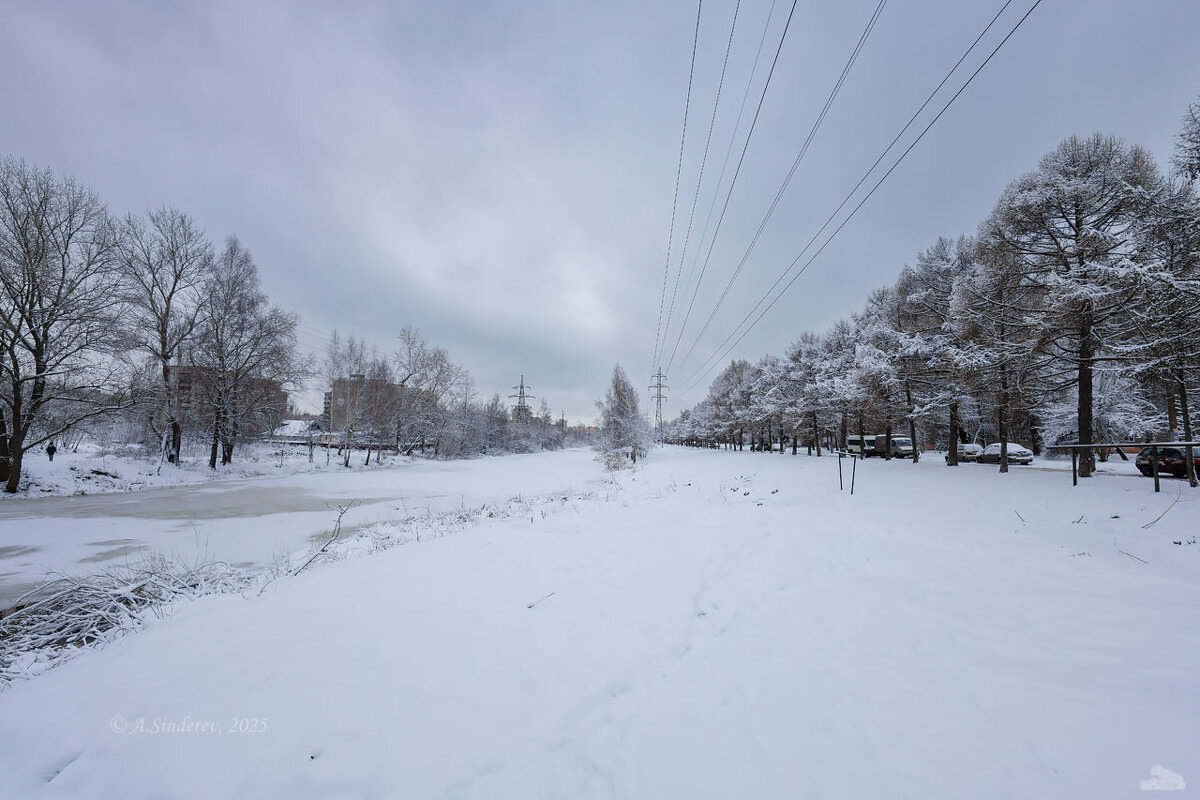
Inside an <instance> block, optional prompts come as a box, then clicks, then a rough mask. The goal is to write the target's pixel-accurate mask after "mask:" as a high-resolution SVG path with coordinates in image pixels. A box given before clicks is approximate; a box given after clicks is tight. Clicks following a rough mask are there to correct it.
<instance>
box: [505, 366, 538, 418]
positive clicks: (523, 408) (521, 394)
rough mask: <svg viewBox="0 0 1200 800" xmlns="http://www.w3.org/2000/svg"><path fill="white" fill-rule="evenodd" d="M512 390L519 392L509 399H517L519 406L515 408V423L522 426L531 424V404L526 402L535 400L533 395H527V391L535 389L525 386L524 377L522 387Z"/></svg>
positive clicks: (522, 377)
mask: <svg viewBox="0 0 1200 800" xmlns="http://www.w3.org/2000/svg"><path fill="white" fill-rule="evenodd" d="M512 388H514V389H517V390H518V391H517V393H516V394H510V395H509V399H512V398H514V397H515V398H516V399H517V404H516V405H515V406H513V422H520V423H522V424H524V423H526V422H529V418H530V417H531V416H532V415H531V414H530V413H529V403H527V402H526V401H527V400H533V399H535V398H534V396H533V395H531V394H525V390H526V389H532V388H533V387H532V386H526V385H525V376H524V375H522V376H521V383H520V385H518V386H514V387H512Z"/></svg>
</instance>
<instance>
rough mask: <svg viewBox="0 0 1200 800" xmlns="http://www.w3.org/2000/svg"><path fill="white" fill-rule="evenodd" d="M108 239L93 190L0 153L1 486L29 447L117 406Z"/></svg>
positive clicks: (13, 486) (8, 487)
mask: <svg viewBox="0 0 1200 800" xmlns="http://www.w3.org/2000/svg"><path fill="white" fill-rule="evenodd" d="M116 245H117V237H116V235H115V232H114V228H113V225H112V224H111V221H110V220H109V218H108V214H107V212H106V210H105V208H104V204H103V203H102V202H101V201H100V198H99V197H97V196H96V194H94V193H93V192H92V191H90V190H89V189H87V188H85V187H83V186H81V185H79V184H78V183H76V182H75V181H74V180H73V179H71V178H58V177H56V176H55V175H53V174H52V173H51V172H50V171H48V170H45V171H43V170H38V169H36V168H34V167H32V166H31V165H29V164H27V163H25V162H24V161H20V160H16V159H4V160H2V161H0V480H3V481H4V482H5V486H4V489H5V491H7V492H15V491H17V489H18V487H19V484H20V479H21V463H22V457H23V456H24V454H25V453H26V452H28V451H29V450H30V449H32V448H34V447H37V446H39V445H42V444H45V443H47V442H51V441H53V440H54V439H55V438H56V437H59V436H61V435H62V434H63V433H64V432H65V431H66V430H68V429H70V428H71V427H72V426H75V425H78V424H79V423H81V422H83V421H84V420H87V419H89V418H92V417H95V416H97V415H100V414H103V413H106V412H108V411H111V410H113V409H114V408H118V407H120V406H122V405H123V404H125V400H124V399H123V398H121V397H119V396H116V395H114V393H113V384H114V377H115V375H116V373H117V372H118V368H119V366H120V365H119V362H118V361H117V359H116V354H117V353H119V352H121V351H122V350H123V349H124V348H125V346H126V342H124V341H123V340H122V337H121V335H120V330H121V328H120V325H119V324H118V323H119V320H120V319H121V315H120V313H119V312H120V304H121V298H120V296H119V293H118V292H117V290H116V287H117V281H116V277H117V276H116V252H117V247H116ZM48 407H52V408H54V409H55V414H54V418H53V422H52V423H51V424H46V423H48V422H50V419H49V417H48V415H47V414H46V411H47V408H48Z"/></svg>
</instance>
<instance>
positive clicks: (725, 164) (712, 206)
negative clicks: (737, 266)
mask: <svg viewBox="0 0 1200 800" xmlns="http://www.w3.org/2000/svg"><path fill="white" fill-rule="evenodd" d="M775 4H776V0H771V7H770V8H769V9H767V20H766V22H764V23H763V30H762V35H761V36H759V37H758V49H757V50H755V53H754V63H753V64H752V65H751V66H750V77H749V78H748V79H747V80H746V88H745V90H744V91H743V92H742V102H741V104H740V105H739V106H738V114H737V119H736V120H735V121H734V124H733V133H732V134H730V136H729V146H728V147H726V148H725V159H724V161H722V162H721V174H720V175H719V176H717V190H716V191H715V192H713V198H712V202H711V203H709V205H708V213H707V214H706V215H705V218H704V229H703V230H702V231H701V232H700V241H701V242H703V241H704V240H705V239H706V238H708V226H709V224H710V223H712V217H713V211H715V210H716V208H717V199H718V198H719V197H720V196H721V186H723V185H724V183H725V172H726V171H727V170H728V169H729V159H730V158H731V157H732V156H733V146H734V144H736V143H737V132H738V131H739V130H741V127H742V117H743V116H744V115H745V113H746V101H747V100H749V99H750V89H751V88H753V86H754V77H755V76H756V75H757V74H758V63H759V61H760V60H761V59H762V51H763V45H765V44H766V42H767V33H768V32H769V31H770V30H771V20H772V19H773V18H774V16H775ZM699 260H700V259H699V252H697V254H696V257H694V258H693V259H692V268H691V270H690V271H689V273H688V281H687V283H688V285H691V282H692V274H693V273H694V272H695V271H696V265H697V264H698V263H699ZM680 266H681V267H682V261H681V263H680ZM679 277H680V276H679V275H678V274H677V275H676V277H675V289H674V291H673V293H672V295H671V307H672V309H674V305H675V295H676V294H678V292H679ZM685 294H686V289H685ZM692 302H693V303H694V302H695V295H694V294H693V295H692ZM688 313H689V314H690V313H691V304H689V306H688ZM684 324H685V325H686V318H685V320H684ZM667 328H668V332H669V329H670V323H669V322H668V325H667ZM682 336H683V329H682V328H681V329H680V332H679V336H678V337H676V339H675V346H674V348H673V349H672V351H671V362H674V360H675V353H676V351H677V350H678V349H679V340H680V338H682ZM663 345H664V346H665V345H666V340H665V335H664V341H663ZM667 371H668V372H669V371H670V365H669V364H668V367H667Z"/></svg>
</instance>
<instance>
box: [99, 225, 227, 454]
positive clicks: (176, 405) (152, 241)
mask: <svg viewBox="0 0 1200 800" xmlns="http://www.w3.org/2000/svg"><path fill="white" fill-rule="evenodd" d="M121 233H122V236H121V240H120V241H121V247H120V256H121V258H120V264H121V271H122V273H123V276H124V279H125V283H126V287H127V291H128V300H129V311H130V315H129V318H130V321H131V323H132V331H133V335H134V337H135V339H134V341H135V343H136V346H137V347H138V348H139V349H141V350H142V351H144V352H146V353H148V354H149V355H150V357H151V358H152V359H153V361H154V364H155V367H156V371H157V372H158V373H159V374H160V375H161V383H160V384H159V385H158V387H157V391H155V392H154V393H153V395H152V397H151V402H152V403H153V406H152V408H151V410H150V426H151V430H152V432H153V433H154V434H155V437H156V438H158V439H159V440H160V441H161V449H162V452H163V455H164V456H165V457H166V459H167V461H169V462H171V463H176V462H177V461H178V459H179V448H180V445H181V442H182V438H183V426H182V424H181V422H180V420H181V416H182V409H181V404H182V399H181V397H180V392H179V381H178V370H176V369H172V366H173V365H175V366H178V363H179V356H180V351H181V349H182V347H183V345H184V343H185V342H186V341H187V339H188V338H189V337H190V336H191V335H192V333H193V332H194V331H195V328H196V321H197V319H198V316H199V313H200V297H199V290H200V288H201V286H202V284H203V282H204V281H205V280H206V279H207V278H208V276H209V275H210V273H211V271H212V266H213V247H212V243H211V242H209V241H208V239H207V238H206V237H205V235H204V232H203V231H202V230H200V228H199V227H197V226H196V224H195V222H193V220H192V219H191V218H190V217H188V216H187V215H186V214H183V213H181V212H180V211H177V210H176V209H173V208H162V209H159V210H158V211H152V212H150V214H149V215H148V219H147V220H142V219H141V218H139V217H134V216H133V215H129V216H127V217H126V218H125V220H124V222H123V223H122V226H121Z"/></svg>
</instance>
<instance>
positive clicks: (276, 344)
mask: <svg viewBox="0 0 1200 800" xmlns="http://www.w3.org/2000/svg"><path fill="white" fill-rule="evenodd" d="M298 322H299V320H298V318H297V317H296V315H295V314H293V313H291V312H287V311H284V310H282V309H280V308H277V307H272V306H269V305H268V304H267V297H266V295H265V294H264V293H263V292H262V289H261V287H260V284H259V279H258V268H257V267H256V266H255V264H254V259H253V258H252V257H251V255H250V251H248V250H246V249H245V248H244V247H242V245H241V242H239V241H238V239H237V237H236V236H230V237H229V238H228V239H227V240H226V243H225V249H224V250H223V251H222V252H221V254H220V255H219V256H218V257H217V259H216V261H215V263H214V267H213V270H212V274H211V276H210V277H209V279H208V280H207V281H206V282H205V286H204V300H203V303H202V307H201V311H200V320H199V324H198V333H199V335H198V336H197V337H196V339H195V342H194V344H193V345H192V346H191V347H190V349H189V360H190V362H191V365H192V367H193V368H194V369H195V374H194V379H195V380H196V381H197V382H198V383H199V385H200V386H202V387H203V394H204V398H205V403H206V405H207V407H208V411H209V412H210V418H209V422H210V425H211V433H212V446H211V449H210V453H209V459H208V466H209V467H210V468H211V469H216V467H217V455H218V450H219V451H220V455H221V463H222V464H228V463H230V462H231V461H232V460H233V449H234V445H235V444H236V443H237V442H238V441H239V440H240V439H242V438H244V437H246V436H251V435H255V434H258V433H262V432H264V431H269V430H271V429H272V428H273V427H274V426H276V425H277V424H278V423H279V420H280V419H281V418H282V417H283V414H284V412H285V411H286V410H287V409H286V407H285V402H284V401H285V397H286V396H285V395H283V393H282V387H283V386H286V385H290V384H293V383H295V382H296V381H297V380H298V379H299V378H301V377H302V376H303V374H304V373H305V369H304V365H303V364H301V363H300V362H298V361H297V359H296V326H297V324H298Z"/></svg>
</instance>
